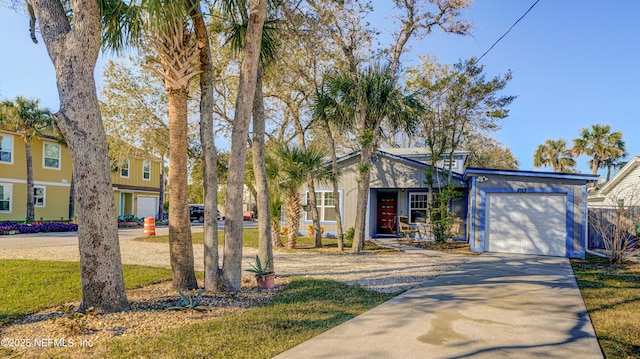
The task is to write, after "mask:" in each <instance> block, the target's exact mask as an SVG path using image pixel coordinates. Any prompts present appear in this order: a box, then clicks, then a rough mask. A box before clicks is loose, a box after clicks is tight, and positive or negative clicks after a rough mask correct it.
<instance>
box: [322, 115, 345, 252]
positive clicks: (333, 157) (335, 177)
mask: <svg viewBox="0 0 640 359" xmlns="http://www.w3.org/2000/svg"><path fill="white" fill-rule="evenodd" d="M324 126H325V130H326V131H327V139H328V140H329V147H330V149H329V150H330V151H331V173H332V176H331V183H332V184H333V201H334V202H333V203H334V208H335V211H336V227H337V229H338V250H339V251H343V250H344V234H343V233H342V216H341V214H340V190H339V188H338V158H337V156H336V142H335V141H334V140H333V134H332V133H331V127H330V126H329V124H328V123H327V122H325V123H324Z"/></svg>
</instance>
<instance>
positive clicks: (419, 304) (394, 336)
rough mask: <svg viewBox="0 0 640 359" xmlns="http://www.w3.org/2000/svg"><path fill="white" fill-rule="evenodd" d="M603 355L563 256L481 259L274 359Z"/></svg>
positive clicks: (487, 255)
mask: <svg viewBox="0 0 640 359" xmlns="http://www.w3.org/2000/svg"><path fill="white" fill-rule="evenodd" d="M467 357H479V358H496V357H504V358H532V357H545V358H602V357H603V356H602V352H601V350H600V346H599V345H598V342H597V339H596V337H595V334H594V330H593V326H592V325H591V321H590V320H589V316H588V315H587V312H586V309H585V306H584V302H583V300H582V296H581V294H580V291H579V289H578V287H577V284H576V281H575V278H574V276H573V272H572V270H571V266H570V264H569V261H568V260H567V259H566V258H557V257H538V256H524V255H502V254H483V255H481V256H474V257H470V258H469V261H468V262H466V263H464V264H462V265H460V266H459V267H457V268H456V270H454V271H451V272H448V273H447V274H443V275H440V276H438V277H436V278H435V279H434V280H433V281H430V282H429V283H427V284H426V285H425V286H423V287H420V288H416V289H412V290H409V291H407V292H406V293H404V294H402V295H400V296H398V297H396V298H394V299H392V300H390V301H388V302H386V303H383V304H382V305H380V306H378V307H376V308H374V309H372V310H370V311H368V312H366V313H364V314H362V315H360V316H358V317H356V318H354V319H352V320H350V321H348V322H346V323H343V324H342V325H340V326H338V327H335V328H333V329H331V330H329V331H327V332H325V333H323V334H321V335H319V336H317V337H315V338H313V339H311V340H309V341H307V342H304V343H302V344H300V345H298V346H296V347H294V348H292V349H291V350H289V351H286V352H284V353H282V354H280V355H278V356H277V357H276V358H467Z"/></svg>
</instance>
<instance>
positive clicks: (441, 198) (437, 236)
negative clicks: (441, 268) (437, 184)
mask: <svg viewBox="0 0 640 359" xmlns="http://www.w3.org/2000/svg"><path fill="white" fill-rule="evenodd" d="M461 197H462V194H461V193H460V192H459V191H457V190H456V186H455V185H453V184H448V185H446V186H444V187H443V188H441V189H440V191H439V192H438V193H437V194H435V195H434V196H433V202H432V204H431V208H430V217H431V225H432V226H433V238H434V240H435V242H436V243H442V242H444V241H446V240H447V239H451V238H452V237H453V233H452V232H451V229H452V228H453V225H454V223H456V219H457V217H456V214H455V213H454V212H451V211H450V210H449V203H450V202H451V201H455V200H457V199H460V198H461Z"/></svg>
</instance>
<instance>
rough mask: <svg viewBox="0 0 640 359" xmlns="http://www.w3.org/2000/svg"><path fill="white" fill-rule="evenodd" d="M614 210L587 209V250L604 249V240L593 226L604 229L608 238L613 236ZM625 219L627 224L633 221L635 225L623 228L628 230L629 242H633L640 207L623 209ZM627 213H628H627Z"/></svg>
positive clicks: (627, 225)
mask: <svg viewBox="0 0 640 359" xmlns="http://www.w3.org/2000/svg"><path fill="white" fill-rule="evenodd" d="M616 211H617V209H616V208H589V211H588V212H589V238H588V244H587V248H589V249H605V245H604V238H602V233H601V232H602V230H600V231H598V230H596V229H595V228H594V226H600V227H601V228H604V227H606V229H607V230H606V231H605V233H607V232H608V236H612V235H613V229H614V227H615V226H614V222H615V218H616ZM624 211H625V215H624V217H627V218H628V219H627V222H629V221H631V220H633V221H634V222H635V223H634V224H633V225H631V224H630V223H626V224H625V227H627V228H629V229H630V233H629V237H630V239H631V240H635V237H636V233H635V228H636V225H637V224H638V223H637V222H638V219H639V218H640V207H628V208H625V209H624ZM627 211H628V212H627Z"/></svg>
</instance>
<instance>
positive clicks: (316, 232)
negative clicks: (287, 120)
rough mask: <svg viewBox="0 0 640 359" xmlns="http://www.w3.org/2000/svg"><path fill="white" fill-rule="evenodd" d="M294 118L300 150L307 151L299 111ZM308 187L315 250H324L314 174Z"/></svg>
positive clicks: (309, 177)
mask: <svg viewBox="0 0 640 359" xmlns="http://www.w3.org/2000/svg"><path fill="white" fill-rule="evenodd" d="M296 109H297V108H296ZM293 117H294V119H293V124H294V127H295V129H296V135H297V137H298V146H300V149H306V148H307V145H306V144H305V142H304V129H303V128H302V123H301V122H300V112H299V110H298V111H297V112H296V113H295V114H294V116H293ZM307 187H308V190H309V209H310V212H311V220H312V222H313V236H314V248H322V233H320V216H319V215H318V200H317V197H316V186H315V182H314V180H313V174H309V176H308V177H307Z"/></svg>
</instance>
